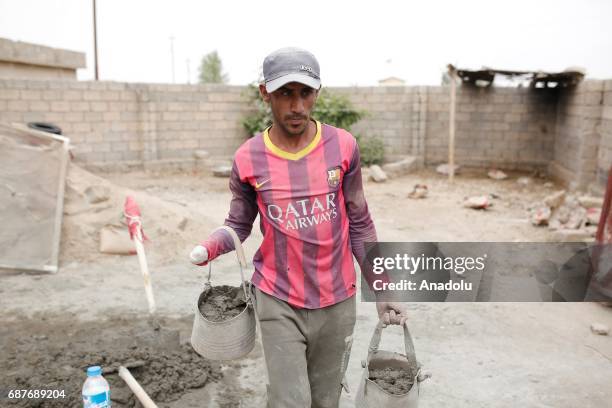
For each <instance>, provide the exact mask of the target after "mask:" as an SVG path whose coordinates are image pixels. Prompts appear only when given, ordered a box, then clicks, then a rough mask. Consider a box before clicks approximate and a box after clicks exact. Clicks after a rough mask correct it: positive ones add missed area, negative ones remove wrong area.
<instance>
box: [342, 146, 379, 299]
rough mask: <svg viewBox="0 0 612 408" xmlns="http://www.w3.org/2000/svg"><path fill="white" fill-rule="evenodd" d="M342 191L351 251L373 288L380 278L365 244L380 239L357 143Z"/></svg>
mask: <svg viewBox="0 0 612 408" xmlns="http://www.w3.org/2000/svg"><path fill="white" fill-rule="evenodd" d="M342 191H343V194H344V201H345V205H346V212H347V216H348V221H349V238H350V241H351V249H352V251H353V255H355V258H356V259H357V263H358V264H359V268H360V269H361V273H362V274H363V276H364V278H365V279H366V281H367V283H368V285H369V286H370V287H372V283H373V281H374V280H375V279H380V277H379V276H377V275H376V274H374V273H373V272H372V265H371V264H370V263H369V262H368V261H367V257H366V247H365V243H366V242H377V241H378V239H377V237H376V228H375V227H374V223H373V222H372V217H371V216H370V211H369V210H368V204H367V202H366V199H365V195H364V192H363V180H362V177H361V157H360V154H359V146H358V145H357V143H355V147H354V150H353V157H352V159H351V163H350V166H349V169H348V171H347V172H346V174H345V175H344V180H343V185H342ZM383 278H384V279H383V280H385V281H386V280H387V279H386V276H385V277H383Z"/></svg>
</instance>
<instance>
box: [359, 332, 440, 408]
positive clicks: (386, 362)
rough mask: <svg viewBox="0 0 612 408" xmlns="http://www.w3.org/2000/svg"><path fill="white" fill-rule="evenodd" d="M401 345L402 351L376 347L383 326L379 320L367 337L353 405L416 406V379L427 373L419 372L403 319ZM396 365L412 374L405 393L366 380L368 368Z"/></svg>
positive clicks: (373, 407)
mask: <svg viewBox="0 0 612 408" xmlns="http://www.w3.org/2000/svg"><path fill="white" fill-rule="evenodd" d="M403 328H404V349H405V352H406V354H400V353H395V352H391V351H386V350H379V349H378V346H379V345H380V337H381V334H382V330H383V323H382V321H379V322H378V324H377V325H376V329H375V330H374V334H373V335H372V339H371V340H370V347H369V348H368V356H367V358H366V360H364V361H362V363H361V365H362V366H363V368H364V370H363V375H362V377H361V381H360V383H359V389H358V390H357V395H356V397H355V406H356V407H358V408H387V407H389V408H390V407H402V408H416V407H418V406H419V388H420V383H421V382H422V381H424V380H425V379H426V378H429V374H425V375H423V374H421V367H420V365H419V363H418V362H417V359H416V355H415V353H414V344H413V342H412V337H411V336H410V332H409V331H408V325H407V323H406V324H404V326H403ZM384 368H396V369H404V370H409V371H410V372H411V373H412V374H411V376H412V377H413V378H412V379H413V385H412V387H411V388H410V390H409V391H408V392H407V393H405V394H392V393H390V392H388V391H386V390H384V389H383V388H382V387H381V386H379V385H378V384H376V382H374V381H372V380H370V370H376V369H384Z"/></svg>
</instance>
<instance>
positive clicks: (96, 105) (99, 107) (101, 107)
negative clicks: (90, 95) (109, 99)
mask: <svg viewBox="0 0 612 408" xmlns="http://www.w3.org/2000/svg"><path fill="white" fill-rule="evenodd" d="M90 106H91V110H92V111H93V112H105V111H107V110H108V105H107V103H106V102H90Z"/></svg>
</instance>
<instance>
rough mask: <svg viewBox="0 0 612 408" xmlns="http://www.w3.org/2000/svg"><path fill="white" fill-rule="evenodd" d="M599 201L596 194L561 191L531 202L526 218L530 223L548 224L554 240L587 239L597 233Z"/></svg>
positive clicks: (579, 240) (578, 240)
mask: <svg viewBox="0 0 612 408" xmlns="http://www.w3.org/2000/svg"><path fill="white" fill-rule="evenodd" d="M601 204H602V199H600V198H598V197H591V196H582V197H576V196H574V195H572V194H567V192H566V191H565V190H561V191H557V192H554V193H553V194H550V195H548V196H547V197H546V198H544V200H543V201H542V203H539V204H536V205H534V206H533V207H532V210H531V211H530V215H529V217H530V220H531V223H532V224H533V225H537V226H539V225H548V228H549V229H550V230H551V231H554V234H553V235H552V239H553V240H555V241H561V242H582V241H587V242H588V241H592V239H593V237H595V234H596V232H597V224H598V223H599V218H600V217H601V207H600V205H601Z"/></svg>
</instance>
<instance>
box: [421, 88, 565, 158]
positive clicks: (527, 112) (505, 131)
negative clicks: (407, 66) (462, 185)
mask: <svg viewBox="0 0 612 408" xmlns="http://www.w3.org/2000/svg"><path fill="white" fill-rule="evenodd" d="M427 92H428V94H429V96H428V114H427V131H426V135H427V137H426V147H425V162H426V163H429V164H435V163H442V162H447V161H448V138H449V130H448V128H449V123H448V120H449V109H450V106H449V105H450V87H428V89H427ZM556 104H557V96H556V93H554V92H550V91H548V90H530V89H525V88H522V89H520V88H519V89H517V88H495V87H491V88H476V87H472V86H465V85H464V86H460V87H458V88H457V98H456V113H455V162H456V163H458V164H460V165H466V166H475V167H497V168H502V169H519V168H520V169H532V168H533V169H536V168H545V167H546V166H547V165H548V163H549V162H550V160H551V159H552V151H551V149H550V146H551V145H552V144H553V143H554V139H555V113H556Z"/></svg>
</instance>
